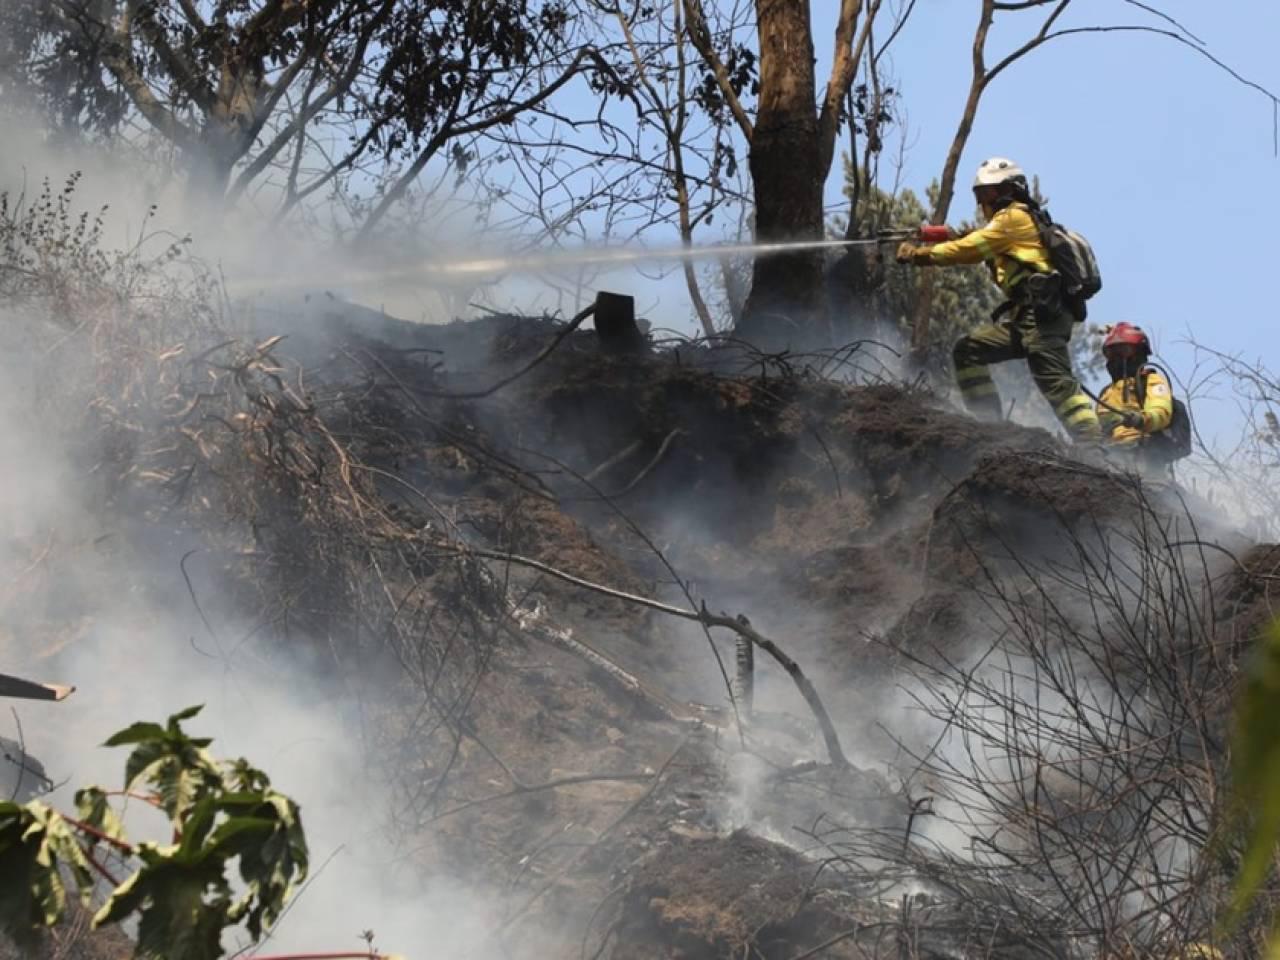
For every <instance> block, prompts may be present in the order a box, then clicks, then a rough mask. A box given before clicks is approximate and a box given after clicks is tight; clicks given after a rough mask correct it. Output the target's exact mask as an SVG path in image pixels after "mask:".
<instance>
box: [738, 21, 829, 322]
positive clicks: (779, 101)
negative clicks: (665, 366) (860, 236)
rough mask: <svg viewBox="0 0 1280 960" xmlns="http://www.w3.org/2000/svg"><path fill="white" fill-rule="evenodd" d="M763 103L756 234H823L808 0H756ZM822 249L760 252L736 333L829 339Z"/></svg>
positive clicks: (754, 167)
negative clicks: (827, 337)
mask: <svg viewBox="0 0 1280 960" xmlns="http://www.w3.org/2000/svg"><path fill="white" fill-rule="evenodd" d="M756 8H757V18H758V21H759V32H760V101H759V109H758V113H757V118H756V123H755V131H754V134H753V136H752V138H751V147H750V167H751V179H752V183H753V185H754V186H753V189H754V193H755V227H756V240H757V241H758V242H760V243H778V242H785V241H788V240H820V239H821V238H822V236H823V218H822V188H823V184H824V181H825V180H826V170H825V169H823V163H822V149H821V137H820V132H819V123H818V115H817V109H816V105H815V84H814V72H813V62H814V56H813V33H812V30H811V29H810V23H809V3H808V0H758V2H757V4H756ZM826 325H827V317H826V310H825V296H824V288H823V256H822V253H821V252H808V253H795V254H786V255H783V256H768V257H760V258H758V259H757V260H756V262H755V267H754V270H753V273H752V283H751V294H750V296H749V297H748V298H747V303H746V309H745V316H744V317H743V321H742V323H741V324H740V325H739V326H738V329H737V333H738V335H739V336H741V337H743V338H744V339H747V340H750V341H752V342H753V343H756V344H758V345H765V346H770V347H773V346H787V345H795V344H800V343H804V342H813V341H815V340H818V339H825V338H826V336H827V331H826Z"/></svg>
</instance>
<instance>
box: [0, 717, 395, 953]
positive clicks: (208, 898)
mask: <svg viewBox="0 0 1280 960" xmlns="http://www.w3.org/2000/svg"><path fill="white" fill-rule="evenodd" d="M200 709H201V708H200V707H198V706H197V707H190V708H188V709H186V710H183V711H182V712H180V713H177V714H174V715H173V716H171V717H170V718H169V719H168V721H167V722H166V723H164V724H159V723H135V724H133V725H132V726H130V727H127V728H126V729H124V730H121V731H119V732H118V733H116V734H115V735H113V736H112V737H111V738H110V739H108V740H107V741H106V744H105V746H108V747H124V746H128V747H132V750H131V751H130V753H129V756H128V759H127V760H126V761H125V776H124V788H123V789H122V790H120V791H107V790H103V789H102V788H100V787H87V788H85V789H83V790H80V791H79V792H77V794H76V797H75V802H76V810H77V816H76V817H74V818H73V817H70V816H66V815H63V814H60V813H59V812H58V811H56V810H54V809H52V808H50V807H49V806H47V805H45V804H43V803H40V802H38V801H37V802H32V803H28V804H25V805H19V804H15V803H0V928H3V930H4V932H5V933H7V934H8V935H9V936H10V937H12V938H13V939H14V940H15V941H17V942H18V943H19V944H20V945H27V944H32V943H34V942H35V941H36V940H37V939H38V937H39V935H40V933H41V931H43V930H44V929H47V928H50V927H53V926H54V925H56V924H57V923H58V922H59V921H60V920H62V919H63V918H64V916H65V915H66V910H67V905H68V897H69V896H70V895H71V893H72V891H73V890H74V893H75V894H76V895H77V896H78V897H79V899H80V902H81V904H82V905H83V906H84V907H89V906H90V904H91V902H92V898H93V893H94V890H95V887H96V885H97V882H98V880H99V879H103V880H106V881H107V883H108V884H109V886H110V893H109V894H108V896H107V898H106V901H105V902H104V903H102V905H101V907H100V908H99V909H98V910H97V912H96V913H95V915H94V917H93V924H94V926H95V927H100V926H103V925H106V924H116V923H121V922H122V921H125V920H127V919H131V918H132V919H136V921H137V950H136V954H135V956H137V957H139V958H174V960H176V958H182V960H215V958H218V957H222V956H223V955H224V954H223V949H222V945H221V939H222V935H223V933H224V932H226V931H228V930H230V929H232V928H238V929H241V930H242V931H243V932H244V933H246V934H247V935H248V937H249V939H250V940H251V941H252V942H254V943H257V942H258V941H259V940H260V939H261V938H262V935H263V933H264V932H265V931H267V930H268V929H269V928H270V927H271V925H272V924H273V923H275V921H276V920H278V919H279V918H280V916H281V913H282V911H283V910H284V907H285V905H286V904H287V903H288V901H289V899H290V897H291V895H292V894H293V893H294V891H295V890H296V889H297V887H298V885H299V884H300V883H302V882H303V881H304V880H305V879H306V876H307V865H308V860H307V843H306V838H305V835H304V833H303V828H302V819H301V816H300V814H299V810H298V806H297V804H296V803H294V801H293V800H291V799H290V798H289V797H287V796H285V795H284V794H282V793H279V792H277V791H275V790H274V789H272V787H271V781H270V780H269V779H268V777H267V775H266V774H265V773H263V772H262V771H261V770H258V769H256V768H255V767H253V766H251V765H250V764H249V763H248V762H247V761H246V760H243V759H240V760H236V761H232V762H228V761H219V760H216V759H215V758H214V757H213V756H212V755H211V754H210V753H209V751H208V747H209V745H210V743H211V742H212V741H211V740H209V739H206V738H200V737H193V736H191V735H189V734H188V733H187V732H186V731H185V730H184V729H183V726H182V724H183V722H184V721H186V720H190V719H191V718H192V717H195V716H196V715H197V714H198V713H199V712H200ZM120 798H128V799H132V800H135V801H141V802H143V803H146V804H148V805H149V806H152V807H154V808H155V809H157V810H159V811H161V812H162V813H163V814H164V815H165V817H166V818H167V819H168V820H169V823H170V825H171V827H172V837H171V840H170V842H168V843H155V842H150V841H139V842H132V841H130V840H128V839H127V838H126V837H125V832H124V827H123V824H122V822H121V819H120V816H119V815H118V813H117V812H116V810H115V808H114V807H113V801H116V800H118V799H120ZM119 862H122V863H124V864H125V865H126V866H127V867H128V868H129V869H130V870H131V871H132V872H131V873H130V874H129V875H128V876H127V877H125V878H124V879H117V877H116V876H115V875H114V874H113V870H118V869H119V868H118V866H117V863H119ZM233 870H234V871H235V873H234V877H236V878H238V882H237V880H235V879H233V872H232V871H233ZM350 956H354V957H369V958H378V956H379V955H378V954H375V953H373V952H372V950H370V951H368V952H364V953H358V954H350Z"/></svg>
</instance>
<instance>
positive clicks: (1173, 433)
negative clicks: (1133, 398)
mask: <svg viewBox="0 0 1280 960" xmlns="http://www.w3.org/2000/svg"><path fill="white" fill-rule="evenodd" d="M1149 370H1158V371H1159V372H1160V373H1162V374H1164V378H1165V380H1167V381H1168V382H1169V385H1170V387H1172V386H1173V379H1172V378H1171V377H1170V376H1169V374H1168V373H1167V372H1166V371H1165V370H1164V369H1162V368H1161V367H1157V366H1156V365H1155V364H1154V363H1148V364H1145V365H1144V366H1143V368H1142V369H1141V370H1139V371H1138V376H1137V377H1135V378H1134V383H1135V386H1136V387H1137V389H1138V405H1139V406H1145V405H1146V401H1147V371H1149ZM1193 439H1194V438H1193V437H1192V434H1191V411H1190V410H1188V409H1187V405H1186V404H1185V403H1183V402H1182V401H1181V400H1179V399H1178V398H1177V397H1174V398H1173V419H1172V420H1170V421H1169V426H1167V427H1165V428H1164V429H1163V430H1158V431H1156V432H1155V433H1153V434H1150V435H1148V437H1147V439H1146V441H1145V442H1144V443H1143V447H1144V448H1145V449H1146V450H1147V451H1148V452H1149V453H1152V454H1154V455H1155V456H1157V457H1159V458H1160V459H1161V460H1164V461H1165V462H1166V463H1173V462H1174V461H1175V460H1181V459H1182V458H1183V457H1189V456H1191V450H1192V443H1193Z"/></svg>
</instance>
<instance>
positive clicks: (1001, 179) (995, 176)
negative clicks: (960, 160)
mask: <svg viewBox="0 0 1280 960" xmlns="http://www.w3.org/2000/svg"><path fill="white" fill-rule="evenodd" d="M1014 181H1016V182H1019V183H1021V184H1022V185H1023V186H1026V184H1027V175H1026V174H1025V173H1023V172H1022V168H1021V167H1020V166H1018V165H1017V164H1016V163H1014V162H1013V161H1012V160H1010V159H1008V158H1007V157H992V158H991V159H990V160H983V161H982V163H981V164H979V166H978V175H977V176H976V177H974V178H973V189H975V190H977V189H978V188H979V187H995V186H999V185H1000V184H1002V183H1010V182H1014Z"/></svg>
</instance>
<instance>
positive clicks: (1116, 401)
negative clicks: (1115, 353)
mask: <svg viewBox="0 0 1280 960" xmlns="http://www.w3.org/2000/svg"><path fill="white" fill-rule="evenodd" d="M1139 375H1140V376H1144V377H1146V391H1145V395H1144V397H1143V399H1144V401H1145V402H1144V403H1143V404H1142V405H1141V406H1139V404H1138V381H1137V378H1136V377H1126V378H1125V379H1123V380H1116V381H1115V382H1114V383H1112V384H1111V386H1109V387H1107V389H1106V390H1104V391H1102V396H1101V397H1100V398H1099V399H1100V400H1101V401H1102V403H1099V404H1098V420H1099V422H1100V423H1101V424H1102V434H1103V436H1108V437H1110V438H1111V442H1112V443H1119V444H1133V443H1137V442H1138V441H1139V440H1141V439H1142V438H1143V437H1144V436H1147V435H1149V434H1152V433H1158V432H1159V431H1161V430H1164V429H1165V428H1166V427H1168V426H1169V423H1170V421H1172V420H1173V390H1172V389H1171V388H1170V386H1169V381H1168V380H1166V379H1165V378H1164V375H1163V374H1162V373H1160V371H1159V370H1152V369H1151V368H1150V367H1144V368H1143V369H1142V370H1141V371H1139ZM1103 404H1106V406H1103ZM1108 406H1109V407H1115V408H1116V409H1117V410H1120V411H1122V412H1124V413H1143V414H1145V415H1146V420H1147V424H1146V428H1145V429H1143V430H1135V429H1133V428H1132V427H1126V426H1124V425H1123V424H1121V423H1120V417H1119V415H1117V414H1115V413H1112V412H1111V411H1110V410H1108V409H1107V407H1108Z"/></svg>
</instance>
